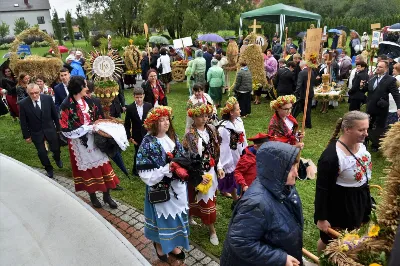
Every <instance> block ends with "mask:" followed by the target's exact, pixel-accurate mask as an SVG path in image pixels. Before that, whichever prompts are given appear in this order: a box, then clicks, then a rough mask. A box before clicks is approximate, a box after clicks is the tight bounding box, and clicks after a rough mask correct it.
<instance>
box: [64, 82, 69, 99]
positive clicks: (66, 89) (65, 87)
mask: <svg viewBox="0 0 400 266" xmlns="http://www.w3.org/2000/svg"><path fill="white" fill-rule="evenodd" d="M63 85H64V90H65V93H66V94H67V96H68V94H69V91H68V88H67V85H65V84H64V83H63Z"/></svg>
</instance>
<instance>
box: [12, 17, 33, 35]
mask: <svg viewBox="0 0 400 266" xmlns="http://www.w3.org/2000/svg"><path fill="white" fill-rule="evenodd" d="M29 27H30V25H29V23H28V22H26V21H25V19H21V18H18V19H16V20H15V22H14V34H15V35H18V34H20V33H21V32H23V31H24V30H26V29H28V28H29Z"/></svg>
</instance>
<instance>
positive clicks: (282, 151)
mask: <svg viewBox="0 0 400 266" xmlns="http://www.w3.org/2000/svg"><path fill="white" fill-rule="evenodd" d="M299 152H300V150H299V149H298V148H296V147H294V146H292V145H288V144H285V143H280V142H275V141H271V142H267V143H264V144H263V145H262V146H261V148H260V149H258V151H257V155H256V160H257V178H256V180H254V182H253V183H252V185H251V186H250V187H249V189H248V190H247V191H246V193H244V195H243V196H242V198H241V199H240V200H239V202H238V203H237V205H236V207H235V210H234V211H233V214H232V218H231V221H230V224H229V228H228V234H227V237H226V239H225V242H224V248H223V251H222V255H221V258H220V261H221V264H220V265H221V266H236V265H237V266H242V265H255V266H256V265H260V266H261V265H282V266H284V265H286V266H299V265H302V250H301V249H302V247H303V213H302V207H301V201H300V197H299V193H298V192H297V191H296V187H295V183H296V177H297V167H298V161H297V157H298V156H297V155H298V153H299ZM277 166H278V167H277Z"/></svg>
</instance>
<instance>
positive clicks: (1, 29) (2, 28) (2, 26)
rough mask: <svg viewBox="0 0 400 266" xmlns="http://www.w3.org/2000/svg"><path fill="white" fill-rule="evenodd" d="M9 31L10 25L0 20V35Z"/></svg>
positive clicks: (3, 35)
mask: <svg viewBox="0 0 400 266" xmlns="http://www.w3.org/2000/svg"><path fill="white" fill-rule="evenodd" d="M9 33H10V26H8V24H7V23H5V22H4V21H2V22H1V24H0V37H1V38H4V37H6V36H7V35H8V34H9Z"/></svg>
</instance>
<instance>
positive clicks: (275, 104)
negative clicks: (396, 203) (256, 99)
mask: <svg viewBox="0 0 400 266" xmlns="http://www.w3.org/2000/svg"><path fill="white" fill-rule="evenodd" d="M295 102H296V96H294V95H284V96H279V97H278V99H276V100H275V101H271V103H270V107H271V109H272V110H278V109H279V108H281V107H282V106H284V105H285V104H288V103H291V104H294V103H295Z"/></svg>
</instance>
